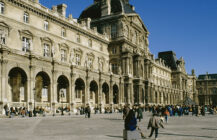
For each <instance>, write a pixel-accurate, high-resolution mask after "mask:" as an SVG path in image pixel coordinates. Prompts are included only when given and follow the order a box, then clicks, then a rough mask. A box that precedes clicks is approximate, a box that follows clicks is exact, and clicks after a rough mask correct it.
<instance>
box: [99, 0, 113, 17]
mask: <svg viewBox="0 0 217 140" xmlns="http://www.w3.org/2000/svg"><path fill="white" fill-rule="evenodd" d="M110 14H111V0H104V1H103V2H102V4H101V15H102V16H107V15H110Z"/></svg>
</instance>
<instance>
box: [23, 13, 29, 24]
mask: <svg viewBox="0 0 217 140" xmlns="http://www.w3.org/2000/svg"><path fill="white" fill-rule="evenodd" d="M23 22H25V23H29V14H28V13H27V12H25V13H24V15H23Z"/></svg>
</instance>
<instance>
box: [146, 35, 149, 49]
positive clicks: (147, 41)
mask: <svg viewBox="0 0 217 140" xmlns="http://www.w3.org/2000/svg"><path fill="white" fill-rule="evenodd" d="M145 45H146V46H149V40H148V34H146V35H145Z"/></svg>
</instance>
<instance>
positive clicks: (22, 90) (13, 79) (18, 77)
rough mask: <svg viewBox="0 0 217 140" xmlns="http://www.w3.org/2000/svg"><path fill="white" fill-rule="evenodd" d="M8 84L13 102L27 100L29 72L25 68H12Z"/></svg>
mask: <svg viewBox="0 0 217 140" xmlns="http://www.w3.org/2000/svg"><path fill="white" fill-rule="evenodd" d="M8 84H9V92H10V95H11V101H12V102H26V101H27V91H28V89H27V88H28V87H27V74H26V72H25V71H24V70H23V69H21V68H19V67H14V68H12V69H11V70H10V71H9V74H8Z"/></svg>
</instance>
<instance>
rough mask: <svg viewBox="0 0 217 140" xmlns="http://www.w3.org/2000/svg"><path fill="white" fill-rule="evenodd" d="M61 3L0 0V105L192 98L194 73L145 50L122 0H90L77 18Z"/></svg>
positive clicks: (143, 34) (136, 20) (137, 22)
mask: <svg viewBox="0 0 217 140" xmlns="http://www.w3.org/2000/svg"><path fill="white" fill-rule="evenodd" d="M66 8H67V5H65V4H60V5H57V6H53V7H52V9H48V8H46V7H44V6H43V5H41V4H40V3H39V1H38V0H0V39H1V40H0V55H1V58H0V59H1V65H0V110H1V111H0V112H1V113H2V112H3V107H4V105H5V104H8V105H9V106H10V107H23V106H24V107H27V108H28V109H30V110H31V109H33V107H34V104H35V106H38V107H44V108H46V109H47V110H51V111H52V110H55V109H56V108H58V107H60V106H62V105H63V106H67V107H69V108H70V109H71V110H75V109H76V108H77V107H80V106H83V105H86V104H89V105H90V106H91V107H96V106H98V107H102V108H104V107H119V106H123V105H124V104H131V105H132V104H141V105H145V104H178V103H179V102H180V101H182V100H184V99H185V98H186V97H190V98H191V99H192V100H194V101H196V102H197V91H196V76H195V74H194V70H192V73H191V75H188V74H187V73H186V71H185V61H184V59H183V58H182V57H181V58H180V59H177V57H176V54H175V53H174V52H173V51H167V52H160V53H159V54H158V58H154V55H153V54H152V53H151V52H150V51H149V41H148V36H149V32H148V29H147V28H146V26H145V25H144V23H143V21H142V19H141V18H140V16H139V15H138V14H137V13H136V12H135V9H134V7H133V6H132V5H130V4H129V0H94V2H93V4H92V5H91V6H89V7H88V8H87V9H85V10H84V11H83V12H82V13H81V15H80V17H79V18H78V19H74V18H73V17H72V15H69V16H68V17H66Z"/></svg>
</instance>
